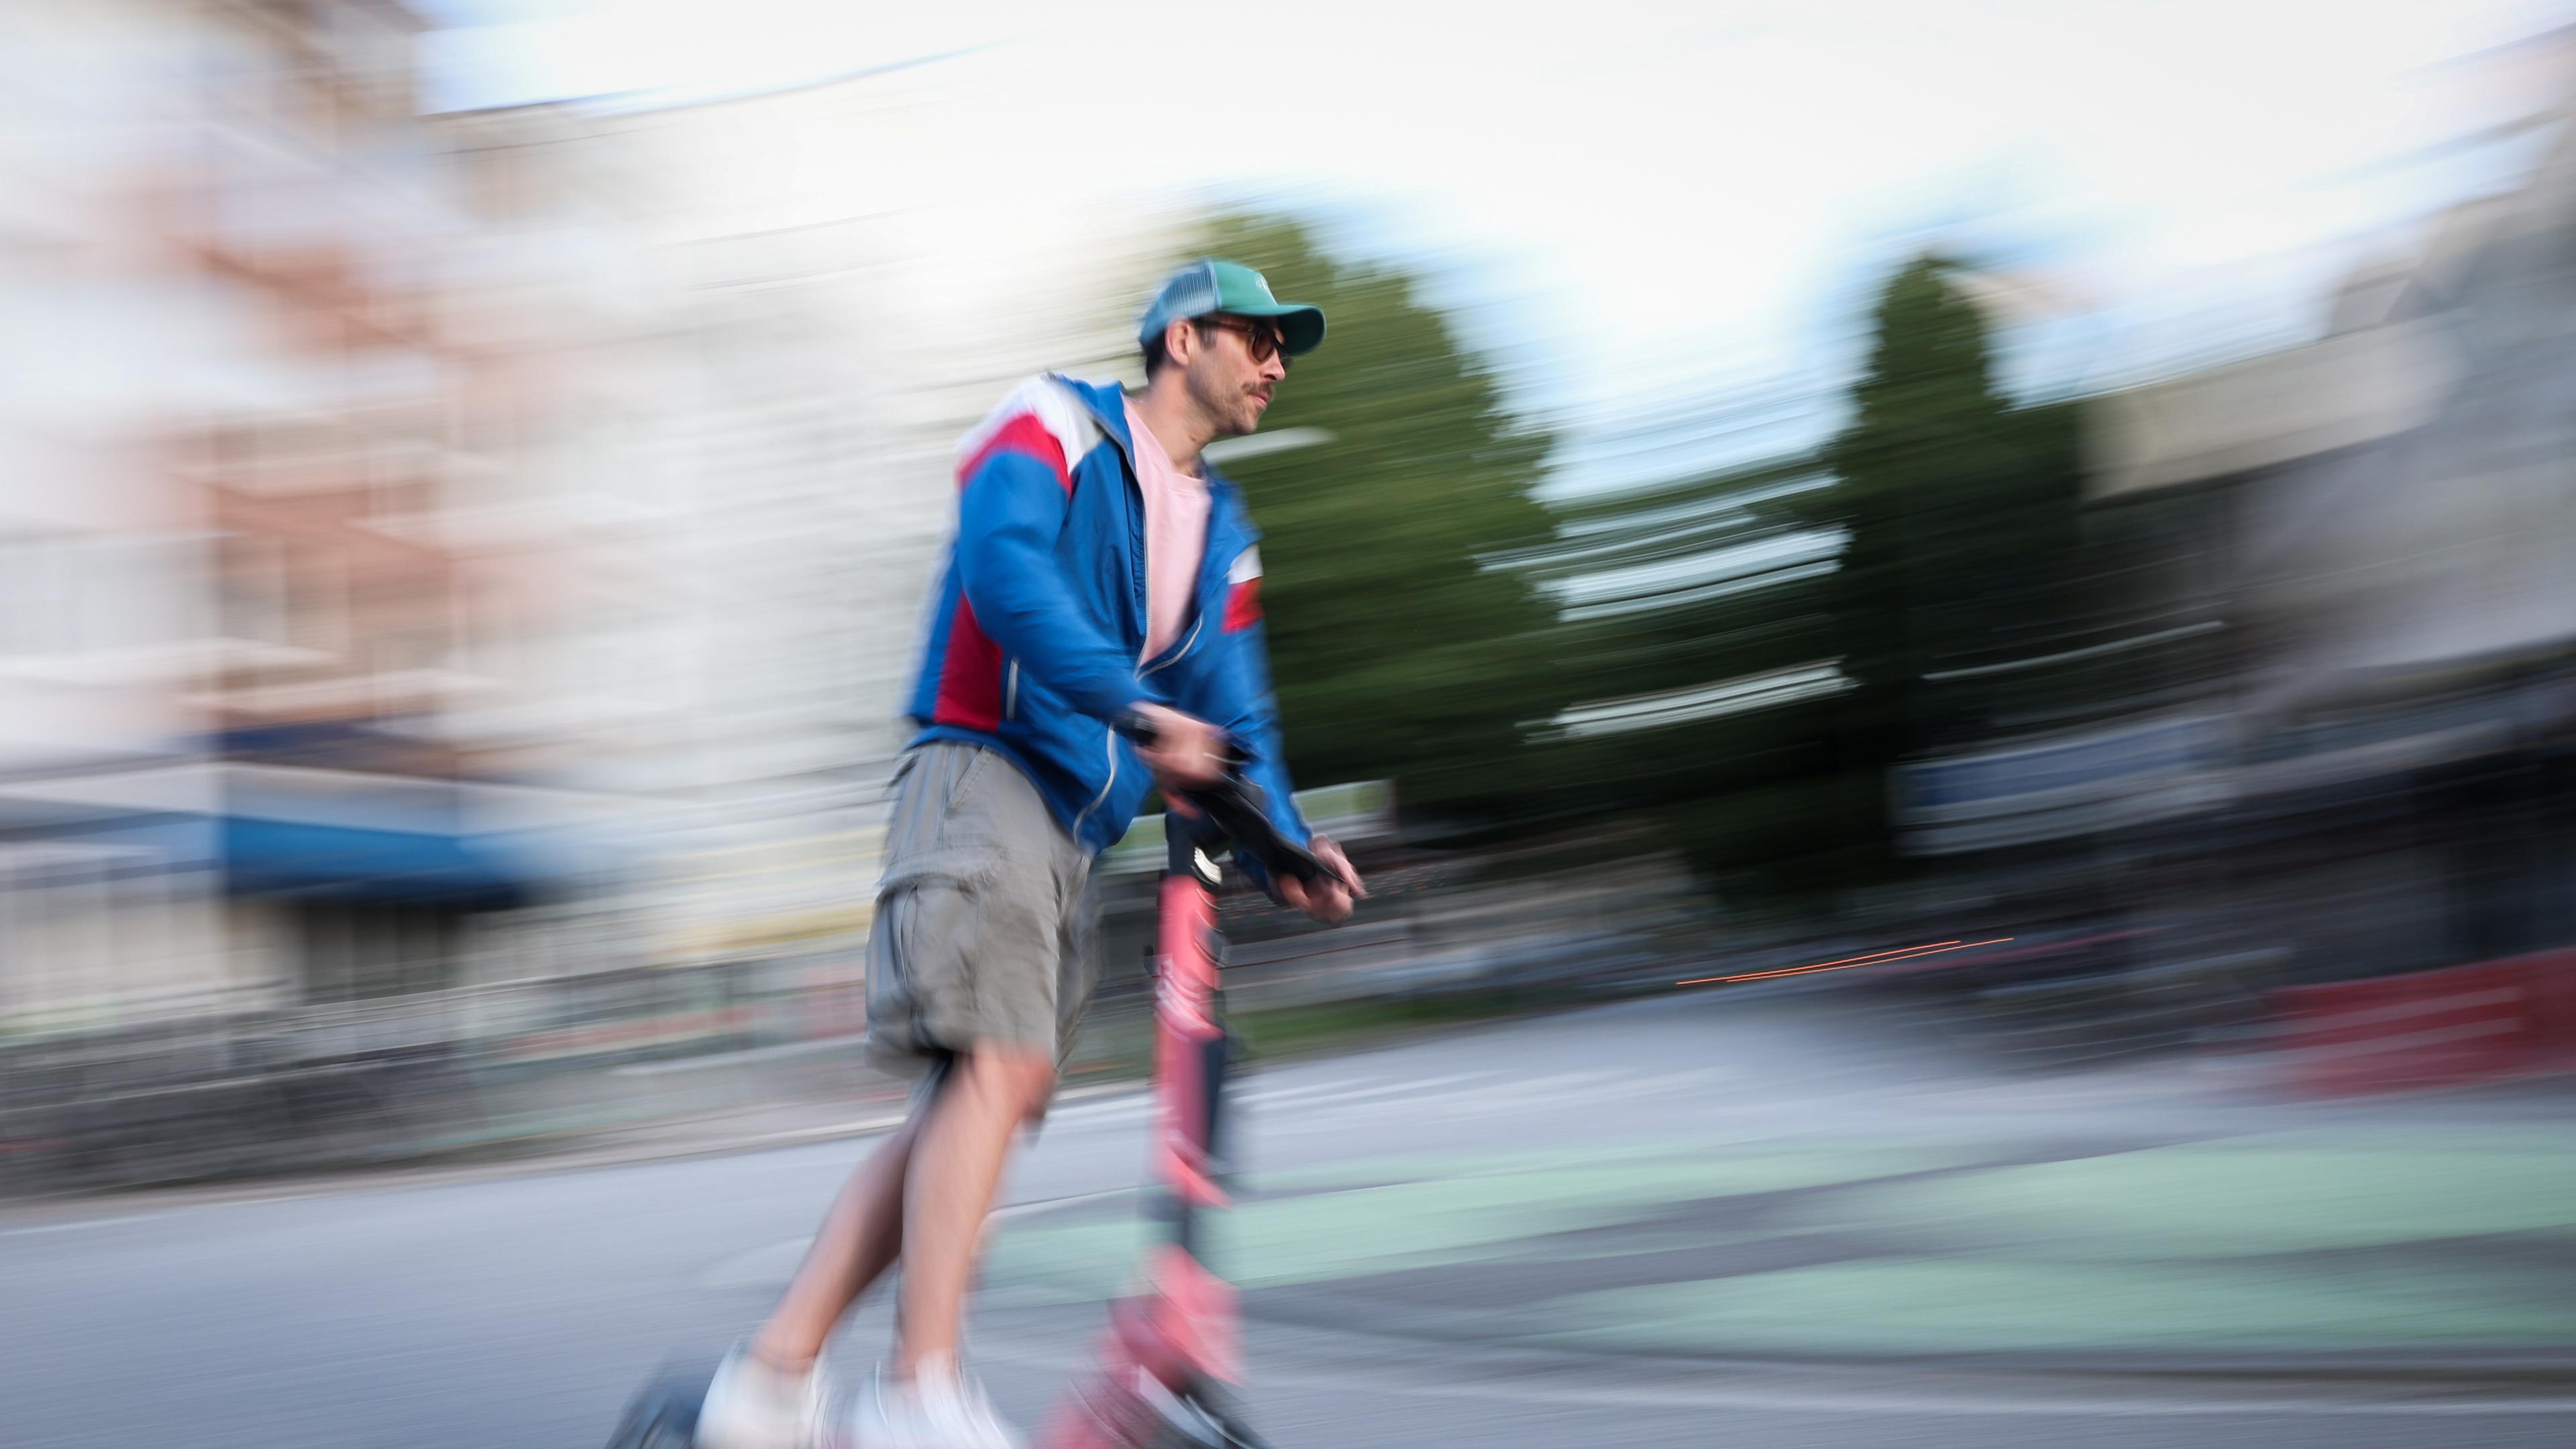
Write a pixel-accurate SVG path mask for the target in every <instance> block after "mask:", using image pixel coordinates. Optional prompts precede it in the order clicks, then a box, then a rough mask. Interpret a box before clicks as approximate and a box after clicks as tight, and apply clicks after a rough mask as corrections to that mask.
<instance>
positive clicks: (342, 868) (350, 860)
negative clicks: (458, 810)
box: [221, 815, 538, 910]
mask: <svg viewBox="0 0 2576 1449" xmlns="http://www.w3.org/2000/svg"><path fill="white" fill-rule="evenodd" d="M221 838H222V847H223V860H224V873H225V879H226V883H227V886H228V888H229V889H230V890H231V891H232V892H233V893H234V894H237V895H295V896H314V897H321V898H326V899H332V900H347V901H360V902H366V903H370V904H378V905H444V906H448V907H451V908H453V909H457V910H499V909H504V908H507V907H509V906H513V905H517V904H521V903H523V902H524V901H525V900H526V899H527V898H528V896H529V895H530V894H531V893H532V892H533V890H534V888H535V886H536V885H537V884H538V881H537V873H536V872H534V871H532V870H530V869H528V867H527V863H526V862H524V861H522V860H520V859H518V858H517V857H516V856H515V854H514V853H512V852H510V851H508V850H507V849H505V848H503V847H502V846H501V845H500V844H499V843H498V842H497V841H489V840H482V839H477V838H474V837H468V836H458V835H439V834H429V833H424V832H418V831H408V830H371V829H365V828H361V827H357V826H347V825H317V824H311V823H307V822H302V821H288V820H262V819H257V818H254V817H249V816H239V815H234V816H226V817H224V819H223V821H222V824H221Z"/></svg>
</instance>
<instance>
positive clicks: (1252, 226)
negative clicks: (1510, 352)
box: [1204, 215, 1567, 822]
mask: <svg viewBox="0 0 2576 1449" xmlns="http://www.w3.org/2000/svg"><path fill="white" fill-rule="evenodd" d="M1204 242H1205V248H1206V250H1208V251H1210V252H1213V253H1214V254H1216V255H1219V256H1224V257H1229V258H1232V259H1234V260H1237V261H1241V262H1243V263H1244V264H1246V265H1248V266H1252V267H1255V268H1257V269H1259V270H1260V271H1262V272H1263V273H1265V274H1266V275H1267V276H1268V277H1269V279H1270V283H1271V286H1272V288H1273V290H1275V291H1276V292H1277V293H1278V295H1280V296H1282V297H1289V298H1294V299H1297V300H1301V301H1313V302H1315V303H1317V304H1318V305H1320V306H1322V307H1323V308H1324V310H1325V312H1326V314H1327V317H1328V318H1329V323H1330V329H1331V330H1330V332H1329V334H1328V336H1327V339H1326V342H1325V345H1324V346H1323V347H1322V348H1321V349H1320V350H1319V351H1317V352H1315V353H1313V354H1311V355H1309V356H1307V357H1304V358H1300V359H1299V360H1298V361H1297V363H1296V364H1295V370H1294V372H1293V373H1292V375H1291V376H1290V378H1289V381H1288V383H1287V385H1286V386H1284V387H1282V388H1281V389H1280V390H1279V394H1278V402H1277V404H1276V405H1275V406H1274V407H1273V409H1272V410H1271V413H1270V416H1269V417H1268V419H1267V420H1266V421H1265V423H1264V426H1263V432H1264V433H1265V434H1270V435H1284V434H1287V433H1289V432H1290V430H1293V429H1303V428H1314V429H1321V430H1322V431H1323V432H1324V433H1326V434H1328V435H1329V438H1330V441H1329V442H1327V443H1322V444H1318V445H1313V446H1305V447H1297V448H1290V449H1284V450H1280V451H1275V452H1268V453H1260V452H1256V453H1253V454H1251V455H1250V456H1247V457H1245V458H1244V459H1242V460H1241V461H1240V462H1237V463H1231V464H1228V465H1226V472H1227V474H1228V475H1229V476H1231V477H1233V478H1235V479H1236V480H1237V481H1238V482H1240V483H1241V484H1242V485H1243V488H1244V491H1245V492H1246V494H1247V495H1248V496H1249V500H1250V502H1251V504H1252V508H1253V513H1254V516H1255V518H1256V519H1257V520H1258V522H1259V523H1260V526H1261V528H1262V530H1263V532H1264V535H1265V537H1264V540H1263V545H1262V561H1263V566H1264V568H1265V569H1266V571H1267V572H1266V576H1265V578H1264V580H1263V583H1262V599H1263V604H1264V611H1265V613H1266V614H1267V616H1268V627H1269V634H1270V653H1271V662H1272V672H1273V674H1274V676H1275V682H1276V685H1277V689H1278V694H1279V702H1280V711H1281V715H1282V718H1283V722H1284V729H1285V733H1286V736H1287V741H1288V752H1289V763H1290V766H1291V768H1292V769H1293V770H1294V772H1295V774H1296V777H1297V778H1298V779H1299V780H1301V781H1305V782H1307V783H1310V784H1319V783H1325V782H1329V781H1335V780H1349V779H1370V778H1375V779H1383V778H1393V779H1394V780H1396V781H1397V785H1398V798H1399V799H1400V800H1402V801H1404V802H1405V803H1406V806H1407V807H1408V809H1411V810H1414V811H1416V812H1417V818H1419V812H1426V811H1427V812H1430V813H1433V814H1437V815H1441V816H1445V817H1452V818H1464V819H1468V820H1473V821H1482V822H1493V821H1499V820H1505V819H1508V818H1510V817H1511V816H1512V815H1513V814H1514V813H1515V811H1516V809H1518V808H1519V807H1518V801H1519V798H1520V796H1521V794H1522V792H1524V791H1525V790H1526V789H1527V788H1528V786H1529V783H1530V779H1531V774H1532V771H1533V769H1534V768H1536V766H1535V765H1534V762H1533V756H1534V754H1535V753H1537V752H1535V751H1534V750H1533V749H1532V747H1531V746H1530V744H1529V743H1528V738H1527V734H1526V731H1525V730H1524V729H1523V725H1524V722H1526V721H1528V720H1531V719H1534V718H1542V717H1545V716H1547V715H1549V714H1552V713H1553V712H1554V711H1555V710H1557V709H1558V708H1560V707H1561V706H1562V705H1563V704H1564V702H1565V700H1566V698H1567V694H1566V686H1565V684H1564V682H1563V681H1562V680H1561V678H1559V677H1558V676H1557V675H1556V674H1555V672H1554V671H1552V670H1551V669H1550V667H1549V663H1550V657H1551V649H1550V636H1551V634H1552V633H1553V630H1554V617H1553V614H1552V611H1551V610H1550V609H1549V608H1548V606H1547V605H1546V603H1545V602H1544V601H1543V600H1541V599H1540V598H1539V597H1538V596H1537V595H1536V593H1535V592H1534V590H1533V589H1532V587H1531V585H1530V582H1529V581H1528V580H1527V579H1526V578H1524V577H1522V576H1521V575H1518V574H1515V573H1511V572H1507V571H1501V570H1496V569H1491V568H1487V567H1485V566H1483V565H1482V564H1481V563H1480V562H1479V560H1480V559H1481V558H1483V557H1485V556H1488V555H1490V554H1492V553H1495V552H1497V551H1501V550H1509V549H1514V548H1522V547H1526V546H1528V545H1530V544H1533V543H1535V542H1537V541H1538V540H1540V539H1541V538H1543V537H1544V536H1545V535H1546V533H1547V530H1548V527H1549V520H1548V517H1547V514H1546V512H1545V510H1544V509H1542V508H1541V507H1540V506H1539V504H1538V503H1537V502H1536V501H1535V499H1534V498H1533V496H1532V493H1531V490H1532V488H1533V487H1534V486H1535V485H1536V483H1537V482H1538V480H1539V478H1540V473H1541V469H1542V467H1543V465H1544V463H1545V461H1546V458H1547V455H1548V451H1549V448H1550V446H1551V439H1550V437H1549V435H1548V434H1547V433H1546V432H1545V431H1544V430H1543V429H1541V428H1539V427H1536V426H1534V425H1532V424H1530V423H1529V422H1527V421H1526V420H1524V419H1521V418H1518V417H1516V416H1514V415H1513V413H1512V412H1511V411H1510V409H1509V408H1508V407H1507V406H1506V405H1505V403H1504V400H1503V398H1502V395H1501V393H1500V390H1499V389H1498V388H1497V386H1496V384H1495V380H1494V376H1493V373H1492V371H1491V370H1490V369H1489V368H1488V367H1487V366H1486V365H1485V364H1484V363H1483V362H1481V361H1480V360H1479V359H1477V358H1476V357H1474V356H1472V355H1471V354H1470V353H1469V352H1468V351H1467V350H1466V349H1465V348H1464V347H1463V346H1462V345H1461V344H1460V343H1459V340H1458V338H1457V336H1456V335H1455V333H1454V332H1453V331H1452V329H1451V327H1450V325H1449V323H1448V321H1447V320H1446V319H1445V318H1444V317H1443V316H1442V315H1441V314H1440V313H1439V312H1438V311H1436V310H1435V309H1433V308H1432V307H1430V306H1429V305H1427V304H1426V303H1425V302H1423V300H1422V299H1421V297H1420V296H1419V293H1418V289H1417V287H1416V285H1415V282H1414V279H1413V278H1411V277H1410V276H1408V275H1406V274H1405V273H1403V272H1400V271H1397V270H1394V269H1392V268H1388V267H1382V266H1371V265H1363V264H1357V263H1351V262H1347V261H1342V260H1338V259H1336V258H1334V257H1332V256H1330V255H1329V254H1327V253H1326V252H1325V250H1324V249H1323V248H1322V247H1320V246H1319V245H1317V243H1316V241H1315V239H1314V237H1313V236H1312V235H1311V234H1310V233H1309V232H1308V231H1307V229H1306V228H1305V227H1304V226H1302V225H1300V224H1298V223H1297V222H1295V221H1292V220H1289V219H1286V218H1282V217H1277V216H1255V215H1228V216H1223V217H1219V218H1217V219H1216V220H1215V221H1214V222H1213V223H1212V224H1211V225H1210V226H1209V228H1208V234H1207V235H1206V237H1205V238H1204Z"/></svg>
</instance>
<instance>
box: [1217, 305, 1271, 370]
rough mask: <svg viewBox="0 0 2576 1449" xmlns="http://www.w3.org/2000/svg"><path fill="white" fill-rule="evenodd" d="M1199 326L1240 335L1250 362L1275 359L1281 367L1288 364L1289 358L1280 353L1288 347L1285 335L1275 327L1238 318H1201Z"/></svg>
mask: <svg viewBox="0 0 2576 1449" xmlns="http://www.w3.org/2000/svg"><path fill="white" fill-rule="evenodd" d="M1199 325H1200V326H1201V327H1213V328H1216V329H1217V330H1218V331H1220V332H1234V333H1239V334H1241V335H1242V337H1243V347H1244V350H1245V351H1247V352H1249V353H1251V354H1252V360H1253V361H1255V362H1268V361H1269V360H1270V359H1271V358H1273V357H1276V358H1278V359H1279V365H1280V366H1281V367H1283V368H1284V367H1286V366H1287V365H1288V364H1289V361H1290V359H1289V357H1288V356H1287V354H1286V353H1284V352H1283V351H1281V349H1282V348H1284V347H1286V346H1287V345H1288V338H1287V335H1286V334H1285V333H1283V332H1281V331H1280V330H1279V329H1278V328H1276V327H1265V326H1263V325H1262V324H1260V323H1258V322H1246V321H1244V320H1243V319H1242V318H1240V317H1202V318H1200V319H1199Z"/></svg>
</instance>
